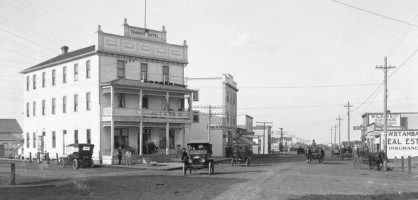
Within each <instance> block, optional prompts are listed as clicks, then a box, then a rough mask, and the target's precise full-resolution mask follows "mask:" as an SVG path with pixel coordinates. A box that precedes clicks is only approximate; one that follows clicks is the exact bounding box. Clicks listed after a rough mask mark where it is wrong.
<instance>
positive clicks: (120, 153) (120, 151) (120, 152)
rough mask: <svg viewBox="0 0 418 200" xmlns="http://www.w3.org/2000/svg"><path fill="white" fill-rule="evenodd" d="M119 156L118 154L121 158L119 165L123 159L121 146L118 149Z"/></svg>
mask: <svg viewBox="0 0 418 200" xmlns="http://www.w3.org/2000/svg"><path fill="white" fill-rule="evenodd" d="M117 156H118V159H119V165H120V163H121V161H122V148H121V147H119V149H118V153H117Z"/></svg>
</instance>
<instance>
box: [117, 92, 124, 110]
mask: <svg viewBox="0 0 418 200" xmlns="http://www.w3.org/2000/svg"><path fill="white" fill-rule="evenodd" d="M118 107H119V108H125V94H124V93H119V94H118Z"/></svg>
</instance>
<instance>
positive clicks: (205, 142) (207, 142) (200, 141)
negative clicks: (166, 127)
mask: <svg viewBox="0 0 418 200" xmlns="http://www.w3.org/2000/svg"><path fill="white" fill-rule="evenodd" d="M187 144H210V143H209V141H207V140H190V141H189V142H188V143H187Z"/></svg>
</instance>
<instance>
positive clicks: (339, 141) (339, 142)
mask: <svg viewBox="0 0 418 200" xmlns="http://www.w3.org/2000/svg"><path fill="white" fill-rule="evenodd" d="M337 120H338V147H339V148H341V120H343V119H341V117H340V116H338V118H337Z"/></svg>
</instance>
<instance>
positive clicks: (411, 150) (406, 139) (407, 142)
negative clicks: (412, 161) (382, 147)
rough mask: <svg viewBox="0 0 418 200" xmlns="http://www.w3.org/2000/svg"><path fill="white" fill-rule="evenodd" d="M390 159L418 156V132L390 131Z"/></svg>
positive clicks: (388, 142)
mask: <svg viewBox="0 0 418 200" xmlns="http://www.w3.org/2000/svg"><path fill="white" fill-rule="evenodd" d="M387 139H388V140H387V145H388V146H387V147H388V158H394V157H395V156H396V157H398V158H400V157H401V156H404V157H408V156H411V157H414V156H418V130H406V131H388V137H387Z"/></svg>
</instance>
